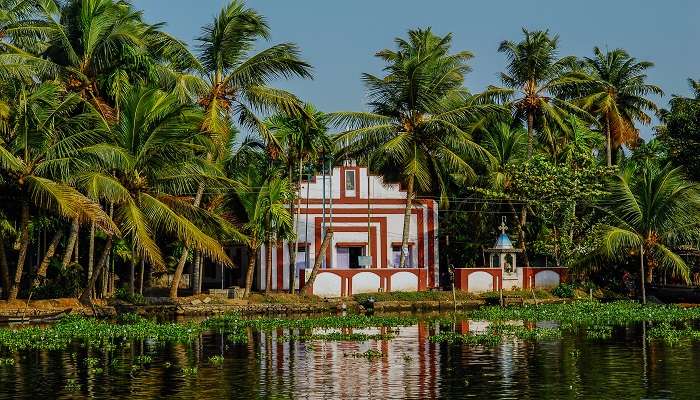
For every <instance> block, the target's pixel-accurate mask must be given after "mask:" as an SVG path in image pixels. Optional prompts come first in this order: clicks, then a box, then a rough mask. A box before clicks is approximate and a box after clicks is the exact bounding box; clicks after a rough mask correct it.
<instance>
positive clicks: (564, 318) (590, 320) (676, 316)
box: [467, 301, 700, 326]
mask: <svg viewBox="0 0 700 400" xmlns="http://www.w3.org/2000/svg"><path fill="white" fill-rule="evenodd" d="M467 316H468V317H469V318H470V319H475V320H485V321H512V320H524V321H558V322H561V323H565V324H580V325H598V326H603V325H624V324H628V323H632V322H641V321H649V322H670V321H687V320H695V319H700V308H682V307H679V306H676V305H656V304H648V305H641V304H639V303H636V302H631V301H617V302H612V303H599V302H597V301H575V302H571V303H563V304H541V305H534V306H528V305H525V306H522V307H507V308H503V307H482V308H479V309H477V310H474V311H472V312H470V313H468V314H467Z"/></svg>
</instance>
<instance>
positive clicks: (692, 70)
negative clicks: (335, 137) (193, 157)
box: [133, 0, 700, 138]
mask: <svg viewBox="0 0 700 400" xmlns="http://www.w3.org/2000/svg"><path fill="white" fill-rule="evenodd" d="M226 3H227V1H226V0H133V4H134V5H135V6H136V7H137V8H140V9H142V10H143V11H144V14H145V18H146V20H147V21H149V22H165V23H166V28H165V29H166V30H167V31H168V32H170V33H171V34H174V35H175V36H176V37H178V38H180V39H182V40H184V41H185V42H187V43H189V44H191V45H192V46H196V40H195V38H196V37H197V36H198V35H199V33H200V31H201V27H202V26H204V25H206V24H208V23H210V22H211V21H212V19H213V17H214V16H215V15H216V14H217V13H218V11H219V10H220V8H221V7H223V6H224V4H226ZM246 4H247V5H248V7H251V8H254V9H256V10H257V11H258V12H260V13H261V14H262V15H264V16H265V18H266V19H267V22H268V24H269V26H270V28H271V31H272V35H271V38H270V40H269V44H275V43H280V42H294V43H296V44H297V45H299V47H300V48H301V51H302V57H303V58H304V59H305V60H306V61H307V62H309V63H310V64H311V65H312V66H313V75H314V79H313V80H312V81H308V80H293V81H287V82H276V83H275V85H276V86H278V87H282V88H284V89H288V90H291V91H292V92H293V93H295V94H296V95H297V96H299V97H300V98H301V99H303V100H304V101H309V102H311V103H313V104H314V105H316V107H317V108H318V109H320V110H323V111H339V110H362V109H365V104H366V100H367V98H366V95H365V91H364V87H363V85H362V82H361V80H360V77H361V74H362V73H363V72H369V73H373V74H381V68H382V64H381V62H379V60H377V59H376V58H375V57H374V53H376V52H377V51H379V50H381V49H384V48H393V46H394V42H393V40H394V38H395V37H398V36H402V37H405V36H406V32H407V31H408V30H409V29H413V28H419V27H428V26H430V27H432V28H433V31H434V32H436V33H438V34H447V33H452V34H453V44H452V46H453V47H452V48H453V50H455V51H457V50H469V51H471V52H472V53H474V58H473V59H472V60H471V66H472V69H473V70H472V72H471V73H469V74H468V75H467V77H466V82H465V84H466V86H467V87H468V88H469V90H471V91H472V92H477V91H480V90H483V89H484V88H485V87H486V86H488V85H490V84H499V78H498V76H499V73H500V72H501V71H503V70H504V67H505V63H506V60H505V56H504V55H503V54H502V53H498V52H497V48H498V45H499V43H500V42H501V41H503V40H514V41H516V40H519V39H520V38H521V36H522V32H521V29H522V28H523V27H524V28H527V29H531V30H534V29H549V31H550V32H552V33H555V34H558V35H559V36H560V42H559V43H560V55H561V56H565V55H576V56H580V57H582V56H590V55H591V54H592V49H593V46H599V47H601V48H608V49H615V48H624V49H626V50H627V51H628V52H629V53H630V54H631V55H632V56H633V57H636V58H638V59H639V60H646V61H652V62H654V63H655V67H654V68H652V69H651V70H650V71H649V73H648V75H649V82H650V83H654V84H656V85H658V86H660V87H661V88H662V89H663V90H664V92H665V95H664V96H663V98H655V99H654V100H655V101H656V102H657V104H658V105H659V106H662V107H665V106H666V105H667V102H668V100H669V99H670V96H671V95H672V94H678V95H688V94H689V89H688V85H687V78H689V77H693V78H696V79H698V78H700V51H698V50H699V47H698V43H699V42H700V23H698V21H699V20H700V1H697V0H666V1H651V0H636V1H633V0H586V1H583V0H579V1H570V0H529V1H523V0H490V1H468V0H459V1H458V0H451V1H447V0H432V1H418V0H344V1H343V0H295V1H291V0H248V1H247V3H246ZM263 45H265V43H262V44H261V46H263ZM640 128H641V130H642V136H643V137H645V138H649V136H650V135H651V134H652V128H651V127H650V126H648V127H641V126H640Z"/></svg>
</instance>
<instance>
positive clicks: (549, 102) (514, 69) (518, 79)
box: [488, 29, 589, 158]
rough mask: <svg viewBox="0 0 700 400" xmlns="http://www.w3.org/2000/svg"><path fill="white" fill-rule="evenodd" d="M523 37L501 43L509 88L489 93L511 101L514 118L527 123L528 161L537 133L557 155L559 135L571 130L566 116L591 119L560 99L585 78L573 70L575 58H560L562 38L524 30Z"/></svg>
mask: <svg viewBox="0 0 700 400" xmlns="http://www.w3.org/2000/svg"><path fill="white" fill-rule="evenodd" d="M523 34H524V36H525V37H524V38H523V39H522V40H521V41H520V42H512V41H509V40H505V41H503V42H501V44H500V46H499V47H498V51H499V52H502V53H505V54H506V57H507V58H508V66H507V73H501V81H502V82H503V84H504V85H506V86H507V88H497V87H490V88H489V90H488V92H490V93H492V94H494V95H496V94H497V95H500V96H501V97H503V98H505V99H508V104H509V105H510V106H511V107H512V108H513V115H514V118H515V119H517V120H521V121H522V120H524V121H525V124H526V126H527V135H528V150H527V154H528V158H530V157H532V154H533V140H534V132H535V131H537V132H539V133H540V134H541V135H543V136H544V141H545V142H546V143H547V144H549V145H550V146H551V147H552V148H553V154H556V153H557V151H556V149H555V148H554V147H556V135H557V134H558V133H560V132H568V131H569V126H567V124H566V118H567V116H569V115H571V114H573V115H577V116H579V117H582V118H584V119H586V118H589V116H588V114H587V113H586V112H585V111H584V110H582V109H580V108H579V107H578V106H576V105H575V104H574V103H573V102H570V101H568V100H566V99H564V98H562V97H561V96H560V95H561V94H562V93H563V92H564V91H566V90H571V87H572V86H576V85H577V84H578V83H579V82H580V81H581V79H582V77H581V76H580V75H579V74H575V73H573V72H572V71H571V68H572V66H573V65H574V64H575V60H576V59H575V58H574V57H564V58H558V55H557V46H558V42H559V36H557V35H555V36H553V37H552V36H550V35H549V31H528V30H527V29H523Z"/></svg>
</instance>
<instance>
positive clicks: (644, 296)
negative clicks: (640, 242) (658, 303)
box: [639, 246, 647, 304]
mask: <svg viewBox="0 0 700 400" xmlns="http://www.w3.org/2000/svg"><path fill="white" fill-rule="evenodd" d="M639 269H640V271H639V272H640V273H639V280H640V283H641V285H642V286H641V289H642V304H647V293H646V289H645V288H644V285H645V279H644V278H645V273H644V246H640V247H639Z"/></svg>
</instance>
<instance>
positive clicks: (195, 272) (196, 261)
mask: <svg viewBox="0 0 700 400" xmlns="http://www.w3.org/2000/svg"><path fill="white" fill-rule="evenodd" d="M201 263H202V259H201V258H200V254H199V252H198V251H197V250H195V251H194V252H193V254H192V294H199V293H200V290H199V287H200V286H199V282H200V280H201V279H202V276H201V274H200V265H201Z"/></svg>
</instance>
